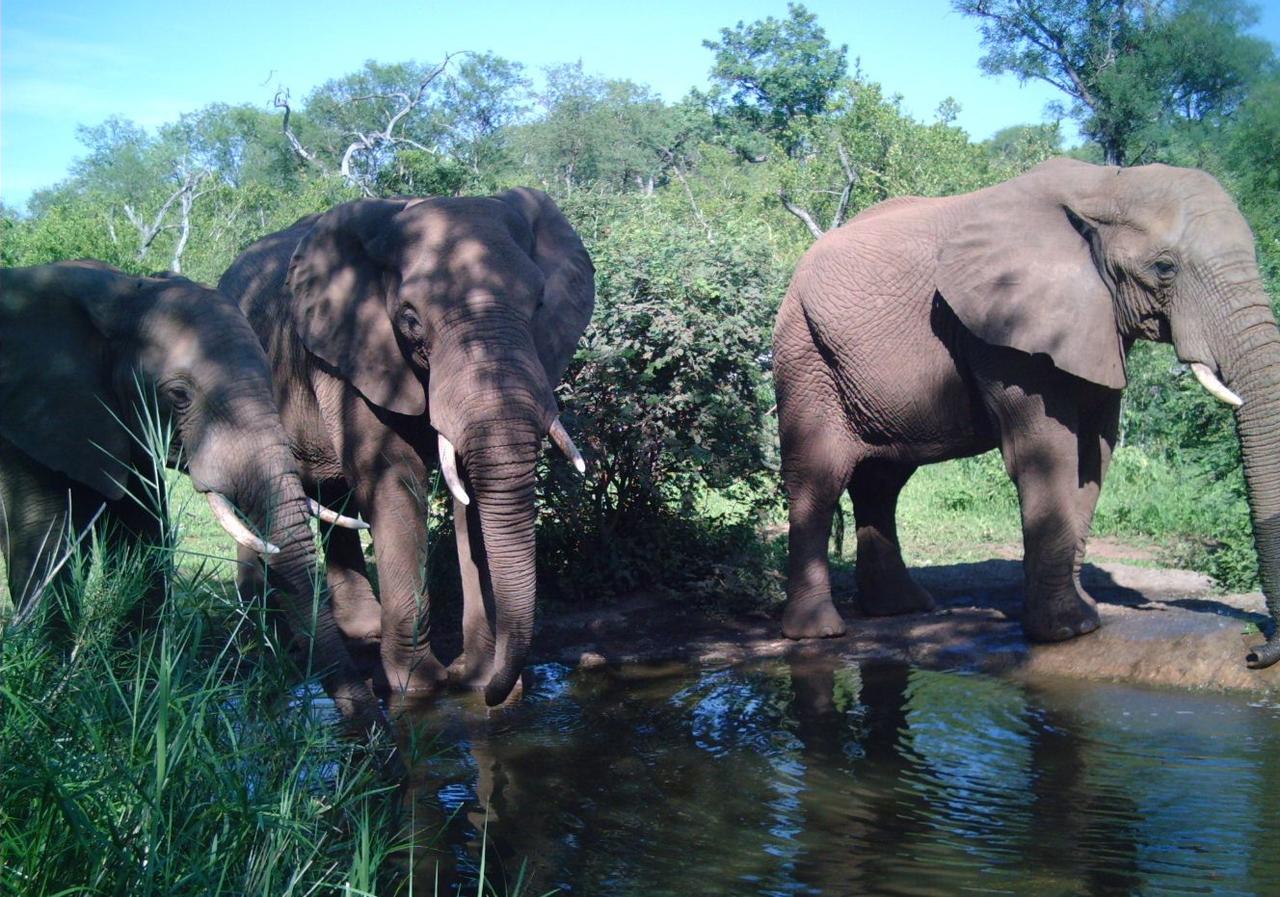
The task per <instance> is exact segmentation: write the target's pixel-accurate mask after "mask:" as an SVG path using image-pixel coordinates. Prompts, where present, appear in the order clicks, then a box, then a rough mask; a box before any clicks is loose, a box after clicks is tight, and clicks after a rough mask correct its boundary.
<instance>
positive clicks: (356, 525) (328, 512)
mask: <svg viewBox="0 0 1280 897" xmlns="http://www.w3.org/2000/svg"><path fill="white" fill-rule="evenodd" d="M307 511H308V512H309V513H310V514H311V516H312V517H316V518H319V519H320V520H323V521H324V522H325V523H331V524H333V525H334V526H341V527H344V528H346V529H368V528H369V524H367V523H365V522H364V521H363V520H357V519H356V518H354V517H348V516H347V515H346V514H339V513H338V512H337V511H335V510H334V509H333V508H326V507H325V506H324V505H322V504H320V502H318V501H316V500H315V499H314V498H308V499H307Z"/></svg>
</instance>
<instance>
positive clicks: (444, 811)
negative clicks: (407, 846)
mask: <svg viewBox="0 0 1280 897" xmlns="http://www.w3.org/2000/svg"><path fill="white" fill-rule="evenodd" d="M413 726H414V731H415V733H416V734H417V736H418V737H419V739H430V740H431V743H432V744H433V750H432V752H430V756H429V757H427V758H426V759H424V760H422V761H421V762H419V763H418V764H417V766H416V767H415V769H414V770H413V774H412V781H411V799H410V801H409V803H408V804H407V808H406V819H407V824H408V825H409V826H410V828H411V829H412V830H413V832H414V834H413V837H414V839H415V841H416V842H417V849H416V850H415V852H414V854H413V857H412V859H411V860H406V861H405V863H412V865H413V867H414V869H415V871H416V874H417V876H425V878H419V879H418V880H419V881H423V880H425V881H431V880H433V879H434V878H435V876H436V875H437V874H438V875H439V876H440V877H441V880H442V881H448V880H453V879H455V878H457V879H465V878H467V877H471V878H474V875H475V874H476V870H477V868H478V865H479V863H480V860H481V856H482V850H483V857H484V862H485V863H486V866H487V868H488V869H489V870H491V871H493V872H494V873H495V875H496V876H497V877H498V878H501V879H504V880H505V882H506V886H507V888H508V890H510V885H511V884H512V883H514V882H516V881H517V879H518V878H520V875H521V867H522V865H523V891H522V892H523V893H527V894H537V895H540V894H545V893H547V892H548V891H551V890H553V889H558V891H559V892H560V893H564V894H582V895H645V897H657V895H681V897H688V895H729V894H733V895H738V894H744V895H757V894H758V895H805V894H823V895H878V894H886V895H890V894H891V895H956V894H964V893H975V894H1035V895H1059V894H1061V895H1074V894H1079V895H1109V894H1117V895H1119V894H1125V895H1129V894H1162V895H1163V894H1171V895H1172V894H1214V895H1220V894H1222V895H1225V894H1253V895H1276V894H1280V811H1278V810H1277V806H1276V795H1277V794H1278V793H1280V762H1278V761H1277V757H1276V753H1277V750H1278V749H1280V708H1277V707H1276V706H1274V705H1268V704H1264V703H1258V702H1250V701H1249V700H1246V699H1235V698H1231V697H1224V696H1222V695H1203V694H1192V693H1187V692H1162V691H1153V690H1146V689H1138V688H1133V687H1125V686H1115V685H1098V684H1089V685H1083V684H1071V685H1066V684H1064V685H1062V686H1060V687H1053V688H1045V687H1036V688H1034V689H1031V688H1028V687H1025V686H1022V685H1018V684H1014V683H1012V682H1008V681H1004V680H1000V679H995V678H989V677H986V676H981V675H974V674H961V673H946V672H931V671H925V670H918V669H912V668H909V667H905V666H883V665H878V666H858V665H855V664H852V663H848V662H845V661H838V660H834V659H826V658H823V659H805V660H795V661H789V662H770V663H761V664H755V665H750V666H742V667H732V668H723V669H709V670H708V669H699V670H691V669H689V668H687V667H670V668H631V669H622V670H612V671H604V670H593V671H571V670H569V669H567V668H564V667H559V666H554V665H547V666H541V667H538V668H536V669H535V670H534V678H533V685H532V687H531V688H530V689H529V690H527V691H526V693H525V696H524V699H523V700H522V701H520V702H519V703H518V704H515V705H514V706H510V707H506V708H502V709H500V710H498V711H496V712H486V711H485V710H484V709H483V707H482V706H481V705H479V704H478V703H477V702H475V701H471V700H464V699H450V700H448V701H445V702H444V703H442V704H440V705H437V706H436V707H434V708H433V709H432V710H431V712H430V713H429V714H426V715H424V716H423V717H421V718H420V719H418V720H415V721H414V722H413ZM409 808H411V809H409ZM442 832H443V833H442ZM472 887H474V885H473V886H472Z"/></svg>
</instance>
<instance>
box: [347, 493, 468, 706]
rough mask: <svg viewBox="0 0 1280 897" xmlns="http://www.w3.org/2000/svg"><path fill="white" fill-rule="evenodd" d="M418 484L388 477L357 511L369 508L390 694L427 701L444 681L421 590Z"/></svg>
mask: <svg viewBox="0 0 1280 897" xmlns="http://www.w3.org/2000/svg"><path fill="white" fill-rule="evenodd" d="M426 494H427V493H426V492H425V490H423V489H422V479H421V478H420V477H413V476H409V477H406V476H401V475H394V474H391V473H387V474H386V475H385V476H383V477H382V482H381V483H380V484H379V486H378V487H377V488H376V489H375V490H373V494H372V495H370V496H369V497H368V498H367V499H366V498H364V497H362V498H361V502H360V504H361V507H364V508H367V509H369V524H370V529H371V531H372V533H373V552H374V559H375V561H376V562H377V565H378V593H379V596H380V598H381V600H382V643H381V655H382V667H383V671H384V672H385V674H386V677H387V686H388V687H389V688H390V690H391V693H392V695H393V696H395V697H399V698H414V697H426V696H430V695H433V694H435V693H436V692H437V691H439V689H440V686H441V685H442V684H443V683H444V682H445V681H446V679H447V678H448V677H447V675H446V673H445V669H444V666H443V665H442V664H441V663H440V661H439V660H437V659H436V657H435V654H434V653H433V652H432V650H431V643H430V640H429V638H428V635H429V611H430V601H429V599H428V596H427V589H426V572H427V548H428V546H427V527H426V521H425V519H424V516H425V509H424V508H425V502H424V501H420V500H419V499H418V496H419V495H422V496H423V497H424V498H425V496H426Z"/></svg>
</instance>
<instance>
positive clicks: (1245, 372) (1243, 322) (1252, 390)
mask: <svg viewBox="0 0 1280 897" xmlns="http://www.w3.org/2000/svg"><path fill="white" fill-rule="evenodd" d="M1256 291H1257V295H1256V296H1254V297H1253V301H1251V302H1250V303H1249V304H1248V305H1247V307H1246V308H1245V310H1243V311H1238V312H1236V313H1235V314H1233V316H1232V321H1233V324H1234V325H1235V327H1236V328H1237V329H1236V336H1235V339H1234V341H1233V342H1232V343H1231V345H1230V346H1229V347H1224V351H1222V352H1221V354H1219V355H1218V357H1219V359H1220V362H1219V364H1220V367H1221V369H1222V373H1223V375H1224V376H1225V378H1226V380H1227V384H1228V385H1229V386H1230V388H1231V390H1232V391H1234V392H1235V393H1238V394H1239V396H1240V398H1241V399H1242V400H1243V404H1242V405H1241V406H1240V407H1239V408H1238V409H1237V410H1236V429H1237V431H1238V433H1239V436H1240V450H1241V455H1242V457H1243V461H1244V476H1245V484H1246V486H1247V489H1248V497H1249V510H1250V516H1251V518H1252V521H1253V537H1254V544H1255V546H1256V548H1257V553H1258V576H1259V579H1260V580H1261V583H1262V592H1263V594H1264V595H1265V596H1266V602H1267V610H1268V612H1269V613H1270V615H1271V619H1272V633H1271V637H1270V639H1269V640H1268V641H1267V643H1266V644H1265V645H1263V646H1260V647H1259V648H1258V649H1257V650H1256V651H1254V652H1252V653H1250V654H1249V655H1248V657H1247V658H1246V663H1247V664H1248V665H1249V667H1250V668H1252V669H1262V668H1263V667H1268V666H1270V665H1272V664H1273V663H1275V662H1276V661H1278V660H1280V332H1278V331H1277V329H1276V324H1275V319H1274V317H1273V316H1272V314H1271V309H1270V304H1269V303H1268V302H1267V299H1266V294H1265V293H1263V292H1262V290H1261V287H1260V286H1258V287H1256ZM1251 292H1252V291H1251Z"/></svg>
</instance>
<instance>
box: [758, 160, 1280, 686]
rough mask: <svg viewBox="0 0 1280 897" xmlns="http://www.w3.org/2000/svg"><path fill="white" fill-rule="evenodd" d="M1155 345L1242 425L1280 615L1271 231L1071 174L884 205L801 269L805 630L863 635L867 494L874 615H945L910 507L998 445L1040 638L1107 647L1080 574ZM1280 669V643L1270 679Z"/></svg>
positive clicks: (790, 611) (790, 302) (1210, 185)
mask: <svg viewBox="0 0 1280 897" xmlns="http://www.w3.org/2000/svg"><path fill="white" fill-rule="evenodd" d="M1137 339H1149V340H1168V341H1171V342H1172V343H1173V346H1174V349H1175V351H1176V353H1177V355H1178V358H1179V359H1180V360H1182V361H1183V362H1186V363H1188V364H1190V365H1191V366H1192V368H1193V370H1194V371H1195V377H1196V379H1197V381H1198V382H1200V383H1201V384H1203V385H1204V386H1205V388H1206V389H1207V390H1209V391H1210V393H1211V394H1213V395H1214V396H1216V397H1218V398H1220V399H1222V400H1223V401H1224V402H1228V403H1229V404H1231V405H1232V406H1234V407H1235V409H1236V411H1235V413H1236V420H1237V424H1238V432H1239V435H1240V445H1241V450H1242V456H1243V459H1244V474H1245V480H1246V484H1247V487H1248V496H1249V504H1250V508H1251V512H1252V518H1253V524H1254V536H1255V546H1256V549H1257V558H1258V563H1259V568H1258V569H1259V574H1260V579H1261V581H1262V587H1263V591H1264V593H1265V594H1266V595H1267V597H1268V607H1269V608H1270V610H1271V612H1272V615H1273V617H1280V604H1278V603H1277V602H1280V597H1278V596H1280V527H1276V526H1269V525H1268V524H1267V521H1268V520H1272V519H1274V518H1275V516H1276V515H1277V514H1280V452H1278V451H1277V444H1276V433H1277V420H1280V331H1277V328H1276V322H1275V318H1274V316H1273V315H1272V313H1271V310H1270V304H1269V301H1268V298H1267V296H1266V293H1265V292H1264V290H1263V288H1262V282H1261V279H1260V275H1259V272H1258V266H1257V262H1256V260H1255V255H1254V247H1253V237H1252V234H1251V233H1250V232H1249V228H1248V225H1247V224H1246V223H1245V221H1244V219H1243V218H1242V216H1241V215H1240V213H1239V211H1238V210H1237V209H1236V208H1235V206H1234V205H1233V203H1232V201H1231V199H1230V197H1229V196H1228V195H1227V193H1226V192H1225V191H1224V190H1223V189H1222V187H1221V186H1220V185H1219V184H1218V183H1217V182H1216V181H1214V180H1213V178H1211V177H1210V176H1209V175H1207V174H1205V173H1203V172H1199V171H1193V170H1189V169H1177V168H1170V167H1168V166H1163V165H1151V166H1143V167H1139V168H1133V169H1116V168H1108V167H1102V166H1093V165H1088V164H1086V163H1083V162H1077V161H1074V160H1070V159H1054V160H1050V161H1048V162H1045V163H1043V164H1041V165H1039V166H1037V167H1036V168H1034V169H1032V170H1031V171H1029V172H1027V173H1026V174H1024V175H1022V176H1020V177H1017V178H1014V179H1012V180H1010V181H1007V182H1005V183H1003V184H999V185H996V186H994V187H989V188H986V189H984V190H979V191H976V192H974V193H969V194H964V195H959V196H951V197H941V198H911V199H899V200H893V201H890V202H888V203H885V204H883V205H881V206H876V207H873V208H872V209H870V210H868V211H866V212H864V213H862V214H861V215H859V216H857V217H856V218H854V219H853V220H852V221H851V222H850V223H848V224H847V225H845V226H844V227H842V228H839V229H837V230H835V231H832V232H830V233H828V234H826V235H825V236H824V237H823V238H822V239H820V240H819V241H818V242H817V243H816V244H814V246H813V247H812V248H811V249H810V250H809V252H808V253H806V255H805V257H804V258H803V259H802V260H801V262H800V264H799V265H798V267H797V269H796V273H795V276H794V278H793V279H792V282H791V286H790V288H789V290H788V292H787V296H786V298H785V299H784V301H783V304H782V307H781V309H780V310H779V312H778V318H777V323H776V326H775V329H774V360H775V377H774V382H775V386H776V388H777V393H778V416H779V432H780V437H781V444H782V473H783V480H784V483H785V486H786V489H787V493H788V501H789V508H790V510H789V513H790V527H789V536H788V540H789V546H790V561H789V571H788V586H787V589H788V603H787V606H786V608H785V609H784V613H783V621H782V622H783V631H784V633H785V634H786V635H788V636H791V637H793V638H810V637H819V636H836V635H840V634H842V633H843V632H844V629H845V627H844V625H843V623H842V622H841V621H840V619H839V616H838V614H837V613H836V611H835V608H834V606H833V605H832V604H831V600H830V594H831V590H830V574H829V570H828V560H827V551H826V546H827V538H828V534H829V531H830V523H831V516H832V513H833V511H834V509H835V505H836V502H837V501H838V499H839V496H840V495H841V493H842V492H844V491H845V490H846V489H849V491H850V493H851V495H852V497H853V503H854V509H855V516H857V517H859V518H860V520H861V521H862V522H860V523H859V538H858V586H859V603H860V604H861V605H862V607H863V610H864V611H866V612H868V613H873V614H891V613H905V612H912V611H918V610H922V609H927V608H928V607H929V606H930V601H929V599H928V596H927V594H926V593H924V592H923V590H922V589H920V588H919V587H918V586H911V585H909V583H910V581H909V580H908V579H907V578H906V574H905V567H904V565H903V563H902V559H901V550H900V546H899V545H898V544H897V537H896V529H895V526H894V515H895V508H896V503H897V496H898V493H899V491H900V490H901V488H902V485H903V484H904V483H905V482H906V480H907V479H908V478H909V477H910V476H911V474H912V473H913V472H914V470H915V469H916V468H917V467H918V466H919V465H921V464H929V463H934V462H937V461H942V460H947V459H951V458H960V457H966V456H970V455H976V454H980V453H982V452H984V451H988V450H990V449H993V448H999V449H1000V451H1001V454H1002V455H1003V458H1004V462H1005V466H1006V469H1007V471H1008V473H1009V474H1010V476H1011V477H1012V479H1013V480H1014V482H1015V484H1016V486H1017V489H1018V495H1019V500H1020V503H1021V510H1022V524H1023V543H1024V549H1025V574H1026V575H1025V580H1026V581H1025V597H1024V601H1025V611H1024V613H1023V614H1022V615H1021V618H1022V622H1023V628H1024V631H1025V633H1026V635H1027V637H1028V638H1030V639H1031V640H1034V641H1042V642H1051V641H1061V640H1064V639H1068V638H1072V637H1075V636H1078V635H1083V634H1085V633H1088V632H1091V631H1093V630H1094V629H1096V628H1097V627H1098V625H1099V618H1098V614H1097V610H1096V607H1095V603H1094V601H1093V599H1092V597H1091V596H1090V595H1089V594H1088V593H1087V592H1086V591H1085V590H1084V588H1083V587H1082V586H1081V584H1080V581H1079V572H1080V563H1081V561H1082V559H1083V557H1084V553H1085V552H1084V549H1085V543H1086V540H1087V538H1088V535H1089V530H1090V526H1091V522H1092V518H1093V513H1094V508H1095V506H1096V504H1097V501H1098V496H1099V492H1100V489H1101V484H1102V482H1103V480H1104V479H1105V475H1106V470H1107V467H1108V465H1109V463H1110V458H1111V454H1112V451H1113V449H1114V447H1115V444H1116V441H1117V432H1118V424H1119V415H1120V395H1121V392H1120V391H1121V389H1122V388H1123V387H1124V385H1125V382H1126V380H1125V371H1124V353H1125V351H1126V350H1127V348H1128V347H1129V346H1130V345H1132V343H1133V341H1135V340H1137ZM870 466H876V467H877V468H878V473H877V474H875V475H872V474H869V473H867V474H859V473H858V471H859V470H865V469H866V468H868V467H870ZM890 483H891V484H892V486H893V488H890V486H889V484H890ZM1278 659H1280V633H1278V634H1277V636H1276V641H1274V642H1273V643H1271V644H1270V645H1269V646H1268V647H1267V648H1265V649H1262V650H1260V651H1258V652H1256V653H1255V654H1254V655H1251V657H1250V658H1249V660H1248V662H1249V664H1250V665H1251V666H1264V665H1267V664H1269V663H1271V662H1275V661H1276V660H1278Z"/></svg>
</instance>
